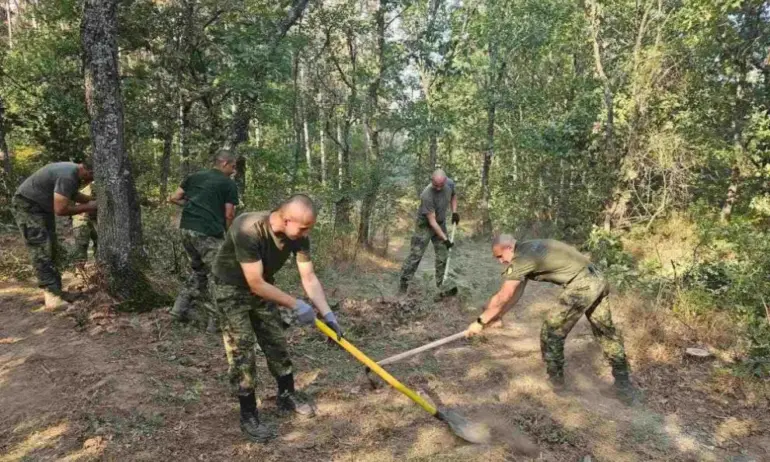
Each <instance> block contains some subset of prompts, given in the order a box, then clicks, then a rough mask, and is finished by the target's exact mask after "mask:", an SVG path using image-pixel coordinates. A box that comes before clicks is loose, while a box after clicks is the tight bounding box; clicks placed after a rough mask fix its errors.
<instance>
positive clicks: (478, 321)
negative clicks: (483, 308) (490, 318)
mask: <svg viewBox="0 0 770 462" xmlns="http://www.w3.org/2000/svg"><path fill="white" fill-rule="evenodd" d="M476 322H477V323H479V324H481V327H485V326H486V324H484V321H482V320H481V316H479V317H478V318H476Z"/></svg>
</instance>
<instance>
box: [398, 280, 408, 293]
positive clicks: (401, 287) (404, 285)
mask: <svg viewBox="0 0 770 462" xmlns="http://www.w3.org/2000/svg"><path fill="white" fill-rule="evenodd" d="M407 290H409V282H407V281H404V280H403V279H402V280H401V282H400V283H399V284H398V295H406V291H407Z"/></svg>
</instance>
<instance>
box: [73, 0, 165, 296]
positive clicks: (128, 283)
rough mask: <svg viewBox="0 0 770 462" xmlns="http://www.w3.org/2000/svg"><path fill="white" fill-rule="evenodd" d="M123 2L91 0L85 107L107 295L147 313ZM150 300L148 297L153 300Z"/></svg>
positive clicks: (85, 31) (85, 29)
mask: <svg viewBox="0 0 770 462" xmlns="http://www.w3.org/2000/svg"><path fill="white" fill-rule="evenodd" d="M117 5H118V0H86V2H85V6H84V8H83V23H82V28H81V34H82V40H83V51H84V57H85V63H84V64H85V66H84V68H85V93H86V105H87V107H88V113H89V115H90V118H91V142H92V145H93V157H94V159H93V160H94V177H95V185H96V190H97V197H98V201H99V212H98V223H99V225H98V226H99V247H98V262H99V264H100V267H101V269H102V271H104V274H105V281H106V283H107V290H108V292H109V293H110V294H111V295H113V296H114V297H116V298H118V299H119V300H121V301H122V302H123V303H121V305H120V306H121V307H123V308H127V309H129V310H141V309H147V308H149V306H148V305H147V304H146V302H147V301H149V300H150V299H151V298H152V291H151V290H148V289H149V285H148V283H147V280H146V279H145V278H144V275H143V274H142V272H141V271H140V265H141V262H143V261H144V260H145V255H143V252H142V215H141V210H140V208H139V200H138V196H137V192H136V188H135V186H134V178H133V175H132V173H131V162H130V160H129V158H128V154H127V153H126V151H125V149H124V138H123V128H124V127H123V102H122V99H121V94H120V72H119V70H118V43H117V33H118V16H117ZM148 296H149V297H148Z"/></svg>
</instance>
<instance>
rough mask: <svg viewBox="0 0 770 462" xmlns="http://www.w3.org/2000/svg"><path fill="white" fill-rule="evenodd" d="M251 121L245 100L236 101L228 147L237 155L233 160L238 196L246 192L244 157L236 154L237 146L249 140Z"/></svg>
mask: <svg viewBox="0 0 770 462" xmlns="http://www.w3.org/2000/svg"><path fill="white" fill-rule="evenodd" d="M250 123H251V113H250V111H249V107H248V105H247V103H246V101H245V100H242V101H240V102H239V103H238V107H237V108H236V111H235V115H234V116H233V122H232V124H233V126H232V139H231V140H230V149H232V152H233V154H237V155H238V157H237V158H236V161H235V184H236V185H238V196H239V197H241V198H242V197H243V196H244V194H245V193H246V169H247V167H248V166H247V164H246V157H245V156H243V155H241V154H238V146H240V145H241V144H243V143H246V142H248V141H249V124H250Z"/></svg>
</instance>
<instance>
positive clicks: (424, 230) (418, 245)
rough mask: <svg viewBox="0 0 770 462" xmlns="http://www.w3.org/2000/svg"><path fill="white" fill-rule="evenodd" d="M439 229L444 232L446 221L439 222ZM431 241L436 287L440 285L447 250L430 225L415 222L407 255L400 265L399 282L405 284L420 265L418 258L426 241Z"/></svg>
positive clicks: (425, 246)
mask: <svg viewBox="0 0 770 462" xmlns="http://www.w3.org/2000/svg"><path fill="white" fill-rule="evenodd" d="M439 226H441V229H442V230H443V231H444V233H446V232H447V231H446V223H439ZM429 242H432V243H433V252H434V253H435V254H436V287H441V285H442V284H443V282H444V281H443V279H444V270H445V269H446V265H447V258H448V256H449V250H448V249H447V248H446V246H445V245H444V244H443V243H442V242H441V239H440V238H439V237H438V235H437V234H436V233H435V232H434V231H433V229H431V227H430V225H428V224H422V223H417V225H416V226H415V228H414V235H413V236H412V242H411V244H410V249H409V256H408V257H406V260H404V264H403V265H402V266H401V283H402V284H407V283H409V281H411V280H412V277H414V273H415V272H417V267H418V266H420V260H422V256H423V254H424V253H425V249H426V248H427V247H428V243H429Z"/></svg>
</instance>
